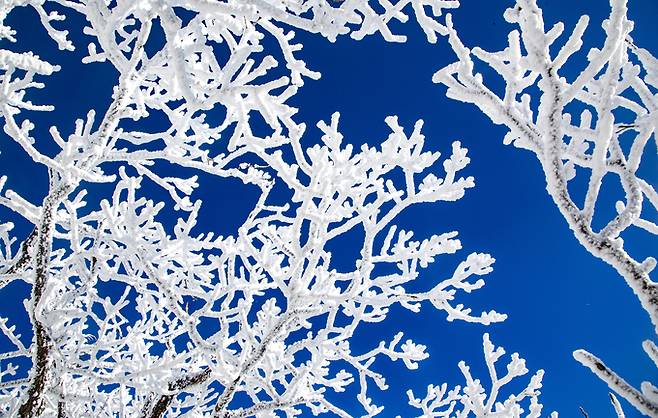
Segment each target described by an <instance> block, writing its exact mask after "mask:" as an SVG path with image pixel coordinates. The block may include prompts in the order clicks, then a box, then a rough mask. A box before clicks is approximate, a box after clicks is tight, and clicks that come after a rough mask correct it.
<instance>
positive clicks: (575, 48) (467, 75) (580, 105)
mask: <svg viewBox="0 0 658 418" xmlns="http://www.w3.org/2000/svg"><path fill="white" fill-rule="evenodd" d="M610 5H611V13H610V17H609V18H608V19H607V20H606V21H605V22H604V23H603V29H604V31H605V34H606V38H605V43H604V45H603V46H602V47H601V48H600V49H597V48H592V49H591V50H589V52H587V55H586V57H587V64H586V65H585V66H584V68H582V69H581V71H580V73H579V74H578V75H577V76H576V77H575V78H574V79H572V80H567V79H566V78H565V77H564V76H561V75H560V72H561V71H562V70H563V68H564V67H565V66H569V65H574V64H572V63H571V62H570V59H571V58H572V57H573V56H574V54H577V53H578V52H579V51H580V49H581V48H582V45H583V41H582V36H583V33H584V32H585V29H586V27H587V24H588V21H589V19H588V18H587V16H583V17H581V19H580V20H579V21H578V23H577V24H576V26H575V28H574V29H573V31H572V32H571V34H570V35H569V36H568V37H567V39H566V41H564V42H563V43H562V45H561V46H560V47H559V48H558V46H556V45H557V44H556V40H557V39H558V38H559V37H560V36H561V35H562V33H563V32H564V29H565V28H564V25H563V24H562V23H558V24H556V25H554V26H553V27H552V28H550V29H549V30H546V29H545V28H544V20H543V17H542V11H541V9H540V8H539V7H538V6H537V4H536V1H535V0H517V2H516V6H515V7H513V8H510V9H508V10H507V12H506V13H505V18H506V19H507V21H508V22H510V23H513V24H516V25H518V27H519V30H514V31H512V32H511V33H510V34H509V37H508V38H509V46H508V47H507V48H505V49H504V50H503V51H500V52H493V53H492V52H486V51H484V50H482V49H480V48H473V49H472V50H469V49H468V48H467V47H466V46H464V44H463V43H462V42H461V41H460V39H459V37H458V36H457V32H456V31H455V29H454V28H453V26H452V20H451V17H450V16H448V17H447V26H448V27H449V31H450V35H449V40H450V44H451V45H452V48H453V50H454V51H455V53H456V54H457V56H458V58H459V61H458V62H456V63H454V64H451V65H449V66H448V67H446V68H443V69H442V70H440V71H439V72H437V73H436V74H435V76H434V81H435V82H437V83H442V84H444V85H446V86H447V87H448V91H447V94H448V96H449V97H451V98H453V99H456V100H460V101H463V102H468V103H473V104H475V105H476V106H478V107H479V108H480V110H481V111H482V112H483V113H485V114H486V115H487V116H488V117H489V118H491V120H492V121H493V122H494V123H496V124H501V125H505V126H506V127H507V128H509V133H508V134H507V135H506V137H505V143H507V144H510V143H513V144H514V145H515V146H517V147H519V148H524V149H527V150H530V151H531V152H533V153H534V154H535V155H536V156H537V158H538V160H539V162H540V163H541V166H542V168H543V171H544V174H545V177H546V183H547V190H548V193H549V194H550V196H551V197H552V199H553V201H554V202H555V204H556V205H557V206H558V208H559V210H560V211H561V213H562V215H563V216H564V218H565V219H566V220H567V222H568V224H569V226H570V228H571V229H572V231H573V233H574V235H575V236H576V238H577V239H578V240H579V241H580V243H581V244H582V245H583V246H584V247H585V248H586V249H587V250H588V251H589V252H590V253H592V254H593V255H594V256H596V257H598V258H600V259H602V260H604V261H606V262H607V263H609V264H610V265H612V266H613V267H614V268H615V269H616V270H617V271H618V272H619V274H620V275H621V276H623V278H624V279H625V280H626V282H627V283H628V285H629V286H630V287H631V288H632V290H633V291H634V293H635V294H636V295H637V297H638V298H639V299H640V302H641V304H642V306H643V307H644V309H645V310H646V311H647V312H648V314H649V316H650V318H651V321H652V322H653V324H654V326H655V327H656V329H657V330H658V284H657V283H656V282H655V281H653V280H652V279H651V278H650V273H651V272H652V271H653V270H654V268H655V266H656V259H655V258H653V257H648V258H646V259H644V260H636V259H635V258H633V256H631V255H629V254H628V253H627V252H626V250H625V248H624V242H623V238H622V233H623V232H624V231H626V230H628V229H629V228H633V227H636V228H640V229H642V230H644V231H646V232H647V233H649V234H651V235H653V236H655V235H658V225H656V224H655V223H654V222H652V221H651V220H650V219H649V217H650V216H651V215H650V214H651V213H655V211H656V210H657V209H658V193H657V192H656V188H655V185H652V184H651V182H650V181H649V180H647V179H645V178H643V175H642V174H641V173H642V161H643V156H644V155H645V154H646V153H648V152H656V148H655V146H656V133H655V132H656V128H657V127H658V95H657V94H656V93H657V91H658V84H657V83H656V82H657V81H658V79H657V78H656V74H657V68H658V66H657V63H658V61H657V60H656V58H654V57H653V56H652V55H651V54H650V53H649V52H648V51H647V50H645V49H642V48H640V47H638V46H636V45H635V44H634V42H633V39H632V38H631V36H630V33H631V30H632V29H633V23H632V22H631V21H629V20H628V18H627V8H626V6H627V5H626V0H611V1H610ZM474 58H475V59H477V61H476V60H475V59H474ZM480 62H482V63H484V64H486V65H488V66H489V67H491V69H493V70H494V71H495V72H496V73H497V74H499V75H500V76H501V77H502V79H503V80H504V82H505V90H504V93H503V94H500V95H497V94H496V93H495V92H494V90H492V89H491V88H489V87H487V85H486V84H485V81H484V80H483V77H482V75H481V74H479V73H477V71H476V68H477V65H480ZM651 143H653V146H651V145H650V144H651ZM647 149H650V151H647ZM646 155H648V154H646ZM648 170H650V172H651V173H655V167H649V168H648ZM577 176H581V177H582V176H589V182H588V185H587V188H586V192H585V193H584V198H582V200H581V201H582V203H581V204H578V203H576V202H578V198H577V197H576V196H578V195H577V193H576V192H575V191H574V190H577V188H570V186H569V182H570V181H572V180H573V179H574V178H576V177H577ZM604 177H607V178H609V179H615V181H617V182H618V184H619V185H620V186H621V189H623V192H624V200H623V201H619V202H617V204H616V211H617V213H616V215H613V216H612V217H611V218H610V219H606V220H605V222H604V223H603V224H602V225H603V226H602V227H599V228H596V227H595V226H594V225H595V223H596V222H598V223H600V221H601V220H600V219H598V220H597V217H595V208H596V209H599V210H598V211H597V215H598V214H599V213H602V212H601V211H600V208H601V206H602V205H604V204H605V203H603V202H604V199H601V196H604V195H609V193H608V192H603V193H601V192H602V190H603V188H604V186H605V185H604V183H603V180H604ZM598 223H597V225H598ZM646 345H647V346H650V347H654V346H653V345H652V343H649V342H647V343H646ZM648 351H651V350H648ZM575 356H576V358H577V359H578V360H579V361H580V362H582V363H583V364H585V365H587V366H588V367H590V368H591V369H592V370H594V371H595V372H596V373H597V374H598V375H599V377H601V378H602V379H604V380H605V381H606V382H607V383H608V385H609V386H610V387H611V388H612V389H613V390H615V391H617V392H618V393H619V394H620V395H622V396H623V397H625V398H626V399H627V400H628V401H629V402H630V403H631V404H633V405H634V406H635V407H636V408H637V409H638V410H640V411H641V412H643V413H644V414H646V415H650V416H657V415H658V398H656V397H655V393H656V390H655V388H654V387H653V386H652V385H650V384H649V383H644V384H643V390H642V391H641V392H640V391H637V390H635V389H633V388H632V387H630V386H629V385H627V384H626V383H625V382H623V380H620V378H618V377H617V376H616V375H615V374H614V373H612V372H611V371H609V370H608V369H607V367H605V365H604V364H603V363H602V362H600V361H599V360H598V359H596V357H594V356H592V355H591V354H589V353H587V352H585V351H582V350H581V351H578V352H576V353H575Z"/></svg>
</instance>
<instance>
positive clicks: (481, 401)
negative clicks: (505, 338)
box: [407, 334, 557, 418]
mask: <svg viewBox="0 0 658 418" xmlns="http://www.w3.org/2000/svg"><path fill="white" fill-rule="evenodd" d="M483 345H484V359H485V362H486V365H487V369H488V371H489V378H490V380H491V386H490V387H489V388H485V386H484V385H483V383H482V382H481V381H480V379H474V378H473V376H472V374H471V371H470V368H469V367H468V366H467V365H466V363H464V362H463V361H462V362H460V363H459V368H460V370H461V372H462V374H463V375H464V378H465V379H466V384H465V385H464V387H461V386H456V387H455V388H454V389H450V390H448V386H447V385H446V384H445V383H444V384H442V385H440V386H434V385H429V386H428V387H427V394H426V395H425V398H423V399H419V398H416V397H415V395H414V393H413V391H412V390H409V391H407V395H408V396H409V404H410V405H411V406H413V407H415V408H417V409H420V410H421V411H422V415H421V417H423V418H433V417H437V418H438V417H445V418H449V417H459V418H466V417H521V416H523V417H528V418H529V417H533V418H538V417H539V416H540V415H541V411H542V405H541V404H540V403H539V395H540V391H539V389H541V386H542V384H541V381H542V377H543V375H544V371H543V370H539V371H538V372H537V373H535V375H533V376H532V377H531V378H530V382H529V383H528V385H527V386H526V387H525V388H524V389H523V390H521V391H520V392H518V393H512V394H510V395H509V396H508V397H507V398H505V399H502V398H499V397H500V393H501V389H503V388H504V387H505V386H506V385H507V384H509V383H510V382H511V381H512V380H514V379H516V378H518V377H521V376H524V375H526V374H527V373H528V369H527V368H526V367H525V360H523V359H522V358H520V357H519V355H518V354H516V353H514V354H512V356H511V360H510V362H509V363H508V364H507V373H506V374H505V375H504V376H499V375H498V371H497V369H496V363H497V362H498V360H499V359H500V357H502V356H503V355H504V354H505V350H504V349H503V348H502V347H495V346H494V345H493V344H492V343H491V341H490V340H489V335H488V334H484V337H483ZM550 416H551V417H553V418H556V417H557V413H555V412H553V413H552V414H551V415H550Z"/></svg>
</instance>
